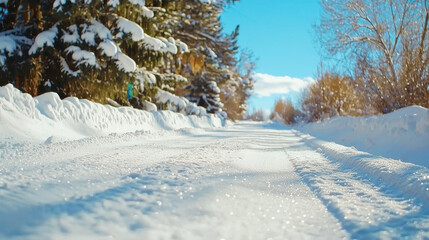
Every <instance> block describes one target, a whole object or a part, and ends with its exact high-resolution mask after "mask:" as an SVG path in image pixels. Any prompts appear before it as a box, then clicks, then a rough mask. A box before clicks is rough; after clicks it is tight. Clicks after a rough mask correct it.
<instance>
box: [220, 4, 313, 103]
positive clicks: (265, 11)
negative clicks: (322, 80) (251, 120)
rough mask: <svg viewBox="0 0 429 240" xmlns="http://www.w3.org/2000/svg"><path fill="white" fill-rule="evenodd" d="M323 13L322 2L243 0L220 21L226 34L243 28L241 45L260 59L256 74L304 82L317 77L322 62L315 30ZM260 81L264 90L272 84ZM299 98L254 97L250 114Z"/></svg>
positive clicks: (287, 94)
mask: <svg viewBox="0 0 429 240" xmlns="http://www.w3.org/2000/svg"><path fill="white" fill-rule="evenodd" d="M320 11H321V8H320V5H319V0H265V1H263V0H241V1H240V2H238V3H235V4H234V5H232V6H230V7H227V8H226V9H225V10H224V12H223V13H222V15H221V20H222V24H223V26H224V30H225V32H227V33H230V32H232V31H233V30H234V28H235V26H237V25H240V32H239V37H238V38H239V39H238V43H239V46H240V47H241V48H247V49H250V50H251V51H252V52H253V53H254V55H255V56H256V57H257V58H258V60H257V68H256V73H263V74H269V75H273V76H278V77H282V76H288V77H291V78H298V79H304V78H307V77H313V78H314V77H315V74H316V71H317V66H318V65H319V62H320V57H319V54H318V52H319V50H318V44H317V41H316V39H315V36H314V30H313V27H312V26H313V25H314V24H316V23H317V21H318V19H319V18H320ZM259 81H260V84H259V86H258V87H261V86H262V82H263V85H264V86H267V85H268V84H269V83H266V82H265V81H263V80H259ZM279 81H281V79H280V78H279ZM267 82H269V81H267ZM289 82H290V81H289ZM286 84H287V83H286ZM255 90H256V92H258V89H255ZM296 95H297V94H296V92H289V93H273V94H271V95H270V96H263V97H262V96H261V95H258V94H255V95H254V96H252V97H251V99H250V100H249V102H248V103H249V110H250V111H251V110H252V109H253V108H256V109H259V108H264V109H272V108H273V107H274V101H275V100H276V99H278V98H280V97H287V98H292V100H295V99H296Z"/></svg>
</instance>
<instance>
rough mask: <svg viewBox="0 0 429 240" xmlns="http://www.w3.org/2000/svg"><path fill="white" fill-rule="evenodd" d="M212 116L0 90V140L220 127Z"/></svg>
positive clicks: (78, 137)
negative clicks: (190, 114)
mask: <svg viewBox="0 0 429 240" xmlns="http://www.w3.org/2000/svg"><path fill="white" fill-rule="evenodd" d="M222 124H223V123H222V120H221V119H220V118H219V117H217V116H215V115H206V116H201V117H197V116H185V115H183V114H179V113H174V112H171V111H158V112H147V111H141V110H137V109H134V108H130V107H120V108H115V107H112V106H109V105H102V104H98V103H94V102H91V101H88V100H84V99H77V98H75V97H69V98H66V99H63V100H61V99H60V98H59V96H58V95H57V94H56V93H45V94H43V95H40V96H38V97H35V98H33V97H31V96H30V95H29V94H25V93H22V92H20V91H19V90H18V89H16V88H14V87H13V85H11V84H8V85H6V86H4V87H0V139H7V138H9V139H14V140H30V141H36V142H41V141H55V140H56V141H58V140H74V139H80V138H84V137H90V136H103V135H107V134H111V133H125V132H133V131H143V130H144V131H148V130H155V131H156V130H177V129H181V128H211V127H221V126H222Z"/></svg>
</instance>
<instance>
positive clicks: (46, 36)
mask: <svg viewBox="0 0 429 240" xmlns="http://www.w3.org/2000/svg"><path fill="white" fill-rule="evenodd" d="M57 34H58V28H57V26H56V25H55V26H53V27H52V28H50V29H49V30H47V31H44V32H41V33H39V34H38V35H37V37H36V39H35V40H34V44H33V45H32V46H31V48H30V50H29V51H28V53H29V54H30V55H32V54H35V53H36V52H37V50H39V49H42V48H44V47H45V46H47V47H53V46H54V40H55V38H56V37H57Z"/></svg>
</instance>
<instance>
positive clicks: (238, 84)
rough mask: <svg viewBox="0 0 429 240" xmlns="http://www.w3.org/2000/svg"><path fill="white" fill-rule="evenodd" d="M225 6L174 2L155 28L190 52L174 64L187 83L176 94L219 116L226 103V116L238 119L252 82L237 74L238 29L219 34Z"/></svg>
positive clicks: (182, 1)
mask: <svg viewBox="0 0 429 240" xmlns="http://www.w3.org/2000/svg"><path fill="white" fill-rule="evenodd" d="M227 2H231V1H227ZM227 2H222V1H217V2H216V3H215V4H209V3H204V2H202V1H199V0H192V1H189V0H188V1H184V0H178V1H174V2H172V3H170V4H169V5H168V6H167V11H163V12H162V14H160V16H162V17H163V18H162V19H160V21H159V24H158V25H157V26H158V28H159V29H163V31H161V32H168V33H169V34H171V36H173V37H174V38H178V39H181V40H182V41H184V42H186V43H187V44H188V46H189V48H190V52H189V53H186V54H182V55H181V57H180V58H179V59H177V60H176V62H177V63H178V64H176V65H178V66H179V67H176V68H175V71H176V72H179V73H180V74H181V75H183V76H185V77H186V78H188V79H189V80H190V82H189V84H188V85H187V86H186V87H185V88H184V89H176V93H177V94H179V95H183V96H186V97H187V98H188V99H189V100H190V101H191V102H195V103H196V104H198V105H199V106H203V107H206V108H207V110H208V111H209V112H211V113H216V112H222V108H223V107H224V106H225V105H224V103H227V104H228V107H227V108H226V109H225V110H227V112H228V115H229V116H231V117H233V119H241V118H242V117H243V115H244V113H245V111H246V108H247V106H246V105H245V100H246V99H247V97H248V96H249V94H250V91H249V90H250V89H251V88H252V79H251V77H250V76H251V74H241V73H240V70H239V68H238V66H237V64H238V61H237V59H236V53H237V50H238V47H237V41H236V40H237V36H238V28H237V29H236V31H234V32H233V33H232V34H231V35H225V34H223V33H222V26H221V24H220V20H219V15H220V13H221V11H222V9H223V7H224V6H225V4H227ZM252 70H253V69H252ZM243 79H244V80H243ZM236 106H238V107H236Z"/></svg>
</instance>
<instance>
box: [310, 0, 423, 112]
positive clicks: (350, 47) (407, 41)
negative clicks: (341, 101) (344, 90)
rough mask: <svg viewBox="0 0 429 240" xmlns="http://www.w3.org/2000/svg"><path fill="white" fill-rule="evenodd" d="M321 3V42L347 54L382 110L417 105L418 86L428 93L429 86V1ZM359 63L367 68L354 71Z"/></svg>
mask: <svg viewBox="0 0 429 240" xmlns="http://www.w3.org/2000/svg"><path fill="white" fill-rule="evenodd" d="M321 4H322V7H323V10H324V11H323V13H322V18H321V22H320V24H319V25H317V26H316V30H317V33H318V36H319V39H320V42H321V44H322V46H323V47H324V49H325V50H326V53H328V54H329V55H331V56H339V55H340V54H342V55H344V56H346V58H347V60H348V63H349V67H350V68H351V69H355V71H354V72H355V73H361V74H363V75H360V76H355V77H356V78H359V79H363V80H365V81H364V82H365V84H367V85H368V86H367V87H371V91H373V93H375V94H376V95H377V97H378V101H380V102H383V104H381V106H380V107H381V108H382V109H380V110H382V111H383V112H389V111H392V110H394V109H396V108H400V107H403V106H406V105H409V104H418V103H416V101H409V99H410V97H409V96H410V94H411V95H414V94H416V93H415V90H418V91H420V92H421V93H422V94H423V95H425V94H424V93H423V92H424V88H425V87H426V88H427V70H428V37H427V34H428V33H427V32H428V20H429V15H428V1H427V0H322V1H321ZM359 67H365V69H358V71H356V68H359ZM411 78H412V79H411ZM425 82H426V85H425ZM422 94H421V95H422ZM426 94H427V89H426ZM419 101H421V99H420V100H419ZM426 102H427V99H426Z"/></svg>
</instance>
